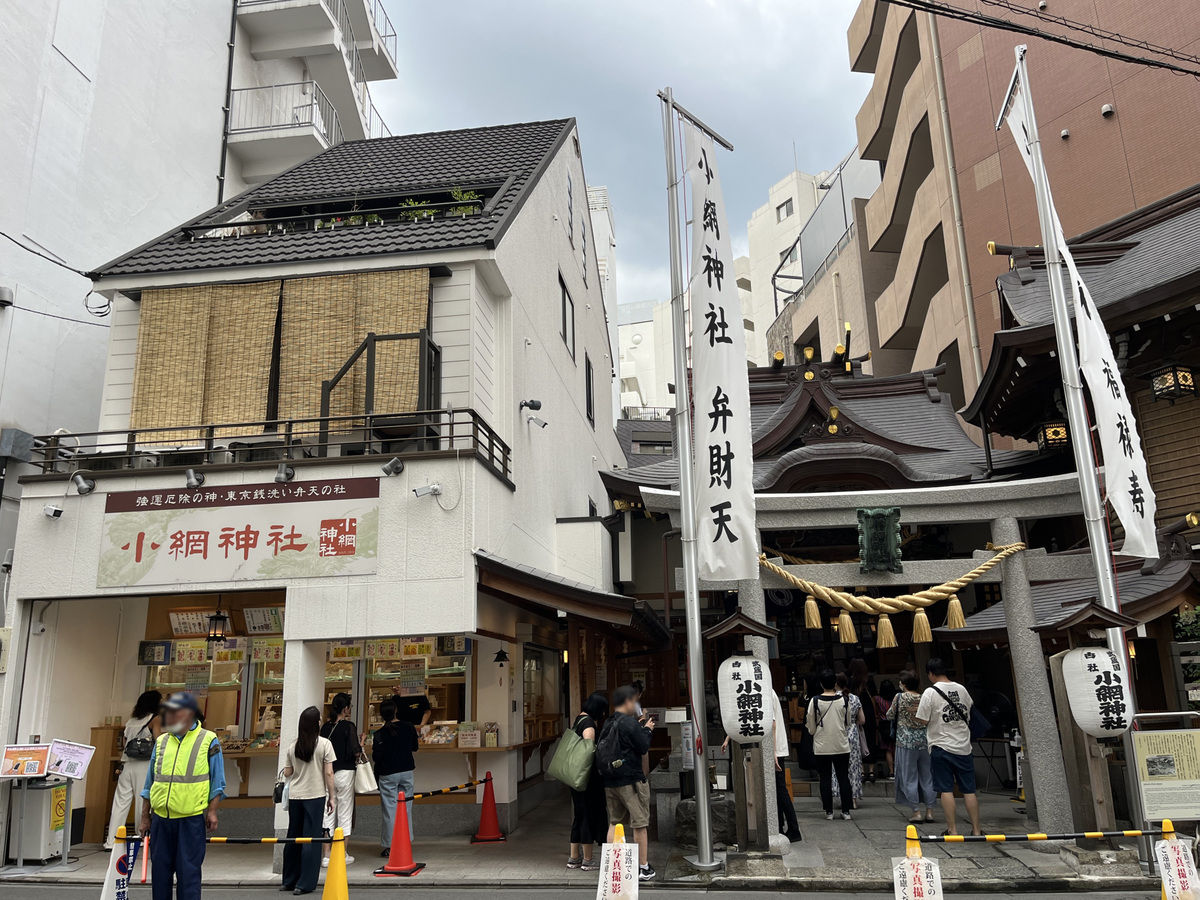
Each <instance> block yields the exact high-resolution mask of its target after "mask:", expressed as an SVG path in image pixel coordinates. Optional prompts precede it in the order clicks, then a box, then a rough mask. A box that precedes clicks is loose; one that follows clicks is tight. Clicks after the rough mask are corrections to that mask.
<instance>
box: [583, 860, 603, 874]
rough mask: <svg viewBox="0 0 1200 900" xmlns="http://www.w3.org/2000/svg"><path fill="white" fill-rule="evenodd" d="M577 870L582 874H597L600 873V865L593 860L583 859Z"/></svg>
mask: <svg viewBox="0 0 1200 900" xmlns="http://www.w3.org/2000/svg"><path fill="white" fill-rule="evenodd" d="M579 869H580V871H582V872H598V871H600V863H598V862H597V861H596V860H595V859H585V860H584V861H583V863H582V864H581V865H580V866H579Z"/></svg>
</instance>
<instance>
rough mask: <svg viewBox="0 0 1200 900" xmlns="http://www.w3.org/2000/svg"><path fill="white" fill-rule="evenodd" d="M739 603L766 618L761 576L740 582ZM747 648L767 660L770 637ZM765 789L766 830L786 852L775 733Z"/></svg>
mask: <svg viewBox="0 0 1200 900" xmlns="http://www.w3.org/2000/svg"><path fill="white" fill-rule="evenodd" d="M738 604H739V605H740V606H741V607H742V612H744V613H745V614H746V615H748V616H749V617H750V618H752V619H755V620H757V621H759V622H763V623H765V622H766V621H767V599H766V596H765V595H764V594H763V587H762V582H761V581H760V580H759V579H757V578H756V579H754V580H753V581H741V582H738ZM746 649H747V650H749V651H750V652H751V653H753V654H754V655H755V656H757V657H758V658H759V659H762V660H764V661H766V659H767V641H766V639H765V638H754V637H748V638H746ZM774 687H775V690H776V691H779V690H780V689H782V688H783V685H775V686H774ZM731 749H732V748H731ZM762 790H763V796H762V797H759V798H757V799H758V802H760V803H762V808H763V809H765V810H766V812H767V834H768V835H769V837H768V840H769V841H770V843H771V848H772V849H773V850H777V851H779V852H786V848H787V847H788V844H789V841H788V839H787V838H785V837H784V836H783V835H781V834H780V833H779V807H778V806H777V805H776V803H775V736H774V735H773V734H771V735H768V736H767V737H766V739H764V740H763V752H762Z"/></svg>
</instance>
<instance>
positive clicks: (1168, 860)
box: [1154, 840, 1200, 900]
mask: <svg viewBox="0 0 1200 900" xmlns="http://www.w3.org/2000/svg"><path fill="white" fill-rule="evenodd" d="M1154 855H1155V857H1156V858H1157V859H1158V870H1159V874H1161V875H1162V886H1163V897H1165V898H1166V900H1197V897H1200V881H1198V880H1197V878H1196V863H1195V861H1194V860H1193V859H1192V843H1191V841H1180V840H1170V841H1159V842H1158V843H1156V844H1155V845H1154Z"/></svg>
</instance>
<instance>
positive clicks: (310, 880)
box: [283, 797, 325, 891]
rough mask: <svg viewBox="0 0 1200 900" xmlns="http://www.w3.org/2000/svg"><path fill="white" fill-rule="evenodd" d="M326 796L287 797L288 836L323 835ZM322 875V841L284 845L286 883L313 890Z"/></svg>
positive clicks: (284, 876)
mask: <svg viewBox="0 0 1200 900" xmlns="http://www.w3.org/2000/svg"><path fill="white" fill-rule="evenodd" d="M324 817H325V798H324V797H315V798H313V799H312V800H288V830H287V836H288V837H320V836H321V824H322V820H323V819H324ZM320 877H321V845H320V844H287V845H285V846H284V848H283V884H284V886H285V887H288V888H292V889H295V888H299V889H300V890H302V891H313V890H316V888H317V880H318V879H319V878H320Z"/></svg>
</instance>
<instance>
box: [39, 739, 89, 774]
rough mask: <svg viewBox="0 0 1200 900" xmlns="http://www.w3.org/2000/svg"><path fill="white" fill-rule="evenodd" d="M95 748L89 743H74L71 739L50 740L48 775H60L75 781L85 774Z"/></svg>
mask: <svg viewBox="0 0 1200 900" xmlns="http://www.w3.org/2000/svg"><path fill="white" fill-rule="evenodd" d="M95 752H96V748H95V747H92V746H90V745H89V744H76V743H75V742H73V741H60V740H53V741H51V742H50V754H49V765H47V767H46V774H48V775H62V776H63V777H64V778H70V779H73V780H75V781H78V780H79V779H81V778H83V777H84V776H85V775H87V769H88V765H89V764H90V763H91V761H92V756H93V755H94V754H95Z"/></svg>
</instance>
